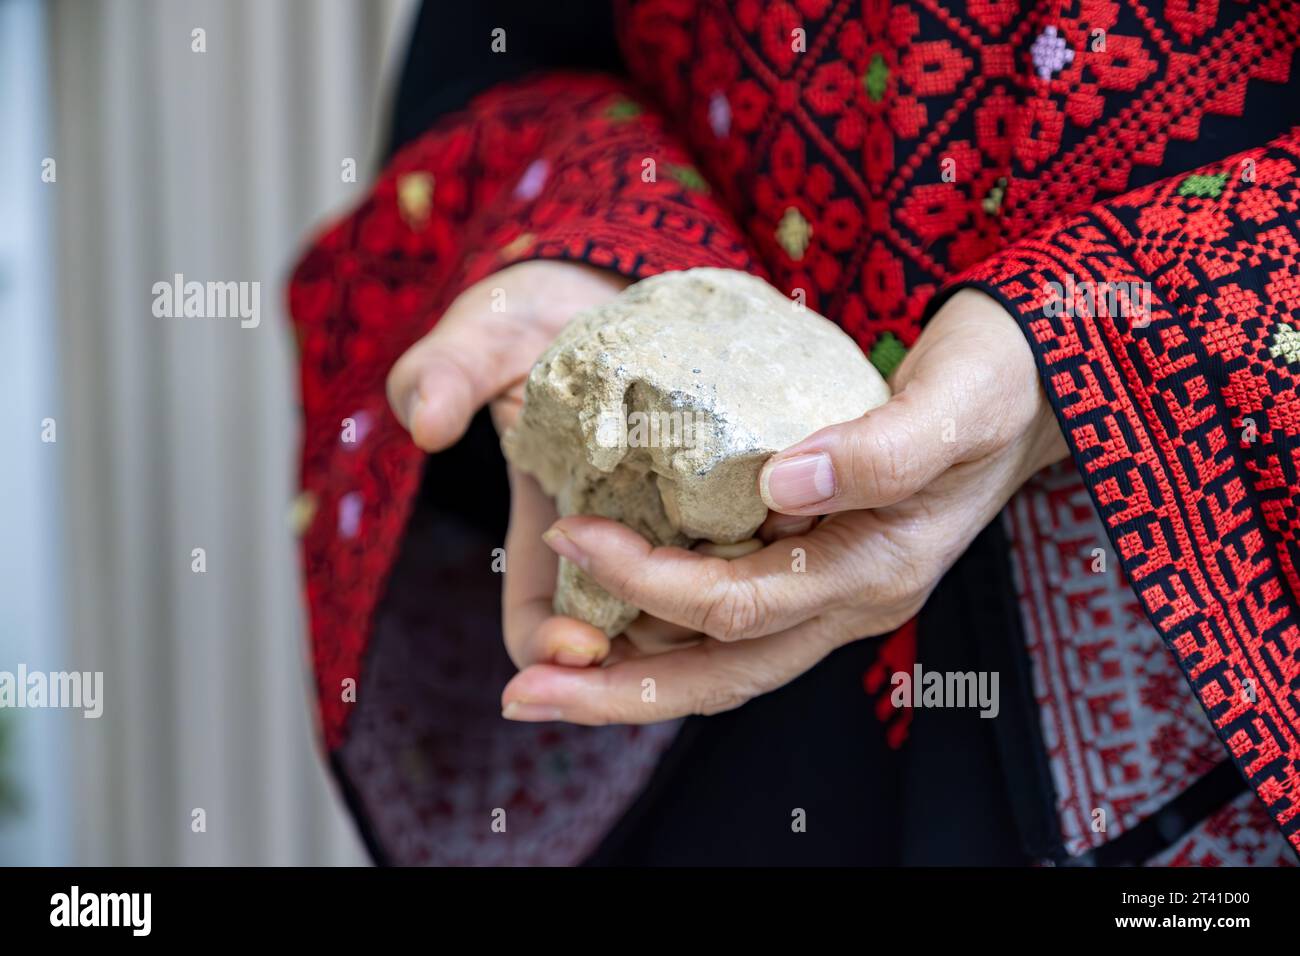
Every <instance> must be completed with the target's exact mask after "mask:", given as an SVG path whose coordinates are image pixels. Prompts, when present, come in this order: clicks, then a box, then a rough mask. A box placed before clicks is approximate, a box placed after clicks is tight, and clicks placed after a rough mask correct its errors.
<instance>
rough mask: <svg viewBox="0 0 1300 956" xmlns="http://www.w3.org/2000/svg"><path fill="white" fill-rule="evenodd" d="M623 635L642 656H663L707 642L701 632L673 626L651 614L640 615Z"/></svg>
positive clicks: (676, 625) (678, 625) (677, 625)
mask: <svg viewBox="0 0 1300 956" xmlns="http://www.w3.org/2000/svg"><path fill="white" fill-rule="evenodd" d="M623 635H624V636H625V637H626V638H627V640H628V642H629V643H630V644H631V645H632V646H633V647H635V648H636V649H637V651H639V652H640V653H641V654H663V653H665V652H666V651H674V650H680V649H681V648H683V647H689V646H690V645H692V644H698V643H699V642H700V641H702V640H705V637H704V635H703V634H701V633H700V632H699V631H693V630H691V629H690V628H689V627H682V626H681V625H680V624H673V623H671V622H669V621H664V620H661V619H660V618H657V617H653V616H652V615H649V614H640V615H638V616H637V619H636V620H635V621H633V622H632V623H631V624H629V625H628V626H627V628H626V629H625V630H624V632H623Z"/></svg>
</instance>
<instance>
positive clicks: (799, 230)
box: [776, 206, 813, 262]
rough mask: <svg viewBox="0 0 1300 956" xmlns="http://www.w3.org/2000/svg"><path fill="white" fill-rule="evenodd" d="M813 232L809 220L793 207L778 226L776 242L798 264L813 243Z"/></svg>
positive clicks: (787, 211)
mask: <svg viewBox="0 0 1300 956" xmlns="http://www.w3.org/2000/svg"><path fill="white" fill-rule="evenodd" d="M812 232H813V229H812V226H811V225H810V224H809V222H808V220H807V219H805V218H804V217H803V215H802V214H801V213H800V212H799V210H798V209H795V208H794V206H791V207H790V208H789V209H787V210H786V211H785V215H783V216H782V217H781V221H780V222H779V223H777V225H776V241H777V242H779V243H780V244H781V248H782V249H784V250H785V251H786V254H787V255H788V256H789V257H790V258H791V259H793V260H794V261H795V262H798V261H799V260H800V259H802V258H803V254H804V253H805V252H807V251H808V244H809V243H810V242H812Z"/></svg>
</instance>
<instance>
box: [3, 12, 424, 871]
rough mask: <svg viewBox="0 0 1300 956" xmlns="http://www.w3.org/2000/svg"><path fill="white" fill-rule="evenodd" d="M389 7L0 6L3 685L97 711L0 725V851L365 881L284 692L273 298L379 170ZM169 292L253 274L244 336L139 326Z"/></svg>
mask: <svg viewBox="0 0 1300 956" xmlns="http://www.w3.org/2000/svg"><path fill="white" fill-rule="evenodd" d="M413 7H414V0H371V2H367V0H102V2H101V0H52V2H47V3H41V2H40V0H0V130H2V131H3V136H4V139H5V141H6V145H5V148H4V150H2V151H0V438H2V439H3V445H2V446H0V447H2V448H3V452H0V496H2V497H0V501H3V507H0V670H9V671H13V670H15V669H16V667H17V665H18V664H19V663H20V662H21V663H25V664H26V666H27V667H28V668H29V669H31V670H45V671H50V670H79V671H97V670H99V671H103V672H104V682H105V687H104V698H105V708H104V716H103V717H102V718H101V719H99V720H86V719H83V718H82V716H81V714H80V712H77V711H57V710H21V711H20V710H12V709H6V710H0V737H2V738H5V739H8V744H7V745H0V781H4V783H3V784H0V786H4V785H7V786H9V787H10V788H12V789H13V790H14V791H16V792H17V794H18V797H19V800H20V806H19V808H18V809H17V810H10V811H5V810H4V809H0V862H4V863H33V864H61V863H77V864H92V865H98V864H128V865H131V864H231V863H247V864H350V863H362V862H364V861H365V857H364V854H363V852H362V850H361V849H360V846H359V844H358V841H357V839H356V837H355V834H354V833H353V828H352V826H351V823H350V822H349V821H348V819H347V817H346V815H345V813H344V812H343V810H342V807H341V805H340V801H339V798H338V796H337V793H336V792H335V789H334V787H333V785H332V783H331V782H330V781H329V779H328V775H327V773H326V772H325V770H324V768H323V766H322V765H321V762H320V759H319V757H318V754H317V750H316V742H315V732H314V729H313V726H312V710H311V706H310V704H309V701H308V691H307V686H308V684H307V655H306V645H305V640H304V632H303V612H302V602H301V599H300V594H299V579H298V567H297V554H296V546H295V542H294V540H293V537H292V533H291V530H290V528H289V524H288V520H287V513H288V508H289V504H290V502H291V500H292V498H293V496H294V494H295V491H296V487H295V486H296V477H295V476H296V463H295V455H296V442H297V426H296V420H295V409H294V403H295V398H296V388H297V384H296V373H295V370H294V366H293V360H292V347H291V338H290V335H289V333H288V327H287V324H286V321H285V318H284V314H283V301H284V283H285V279H286V277H287V274H288V269H289V267H290V265H291V264H292V262H293V260H294V257H295V256H296V254H297V252H298V251H299V250H300V248H301V246H302V243H303V242H304V241H305V239H306V237H307V236H308V235H309V234H310V231H311V229H312V227H313V226H314V225H319V224H320V223H321V222H322V221H323V220H324V219H325V218H326V217H328V216H329V215H331V214H335V213H337V212H339V211H341V210H343V209H345V208H346V207H347V206H348V205H349V204H351V203H352V202H354V201H356V200H357V199H359V198H360V196H361V195H362V192H363V190H365V188H366V183H367V180H368V178H369V176H370V175H371V174H372V173H373V171H374V168H375V163H374V160H375V158H376V156H377V154H378V147H379V142H380V137H381V136H382V134H383V132H384V128H385V120H386V114H387V106H388V98H389V96H390V94H391V89H392V83H393V81H394V77H395V74H396V70H397V68H398V66H399V65H400V63H399V61H400V57H401V54H402V52H403V47H404V42H405V36H406V29H407V27H408V23H409V18H410V16H411V15H412V14H413V12H414V10H413ZM195 29H202V30H204V31H205V39H206V52H202V53H199V52H194V51H193V50H192V42H193V39H192V38H193V32H192V31H194V30H195ZM47 157H48V158H53V159H54V160H55V161H56V164H57V165H56V167H55V168H56V175H57V179H56V181H55V182H53V183H44V182H42V180H41V170H42V161H43V160H44V159H46V158H47ZM347 158H353V159H355V160H356V161H357V165H358V167H359V172H358V177H357V179H358V181H357V182H356V183H346V182H343V181H342V177H341V175H340V170H341V163H342V162H343V160H344V159H347ZM178 272H179V273H183V274H184V275H185V276H186V277H187V279H197V280H199V281H208V280H212V281H241V282H242V281H250V282H260V283H261V307H262V320H261V324H260V326H259V327H257V328H248V329H246V328H241V327H240V323H239V321H238V319H221V318H210V319H195V318H189V319H166V318H162V319H160V318H155V317H154V316H153V314H152V311H151V305H152V300H153V293H152V286H153V283H155V282H158V281H170V280H171V277H172V276H173V274H174V273H178ZM45 418H54V419H55V420H56V422H57V441H56V442H55V443H53V444H49V443H43V442H42V441H41V422H42V420H43V419H45ZM195 548H204V549H205V551H206V556H207V571H206V573H203V574H196V573H193V572H192V570H191V553H192V551H193V549H195ZM195 808H203V809H204V810H205V812H206V816H207V832H206V833H193V832H192V831H191V814H192V811H193V810H194V809H195Z"/></svg>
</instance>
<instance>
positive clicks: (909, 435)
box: [759, 374, 966, 516]
mask: <svg viewBox="0 0 1300 956" xmlns="http://www.w3.org/2000/svg"><path fill="white" fill-rule="evenodd" d="M956 406H957V403H956V402H955V400H954V394H953V388H952V386H951V384H950V383H947V382H941V381H936V380H935V378H934V377H932V376H931V377H926V376H923V375H920V374H918V376H917V377H915V378H913V379H912V380H911V381H910V382H909V383H908V384H907V386H906V387H905V388H903V389H902V390H901V391H900V392H898V393H897V394H895V395H894V396H893V397H892V398H891V399H890V400H889V401H888V402H886V403H885V404H884V405H882V406H880V407H879V408H876V409H873V410H872V411H870V412H867V414H865V415H863V416H862V417H861V418H858V419H855V420H854V421H851V422H843V423H841V424H839V425H831V426H830V427H828V428H823V429H822V430H821V431H819V432H817V433H815V434H813V435H811V436H810V437H808V438H806V439H804V440H803V441H801V442H799V443H798V444H796V445H794V446H792V447H790V448H787V449H786V450H784V451H782V452H780V453H779V454H777V455H774V456H772V458H770V459H769V460H768V462H767V464H765V465H764V466H763V471H762V472H761V474H760V475H759V492H760V493H761V494H762V496H763V501H764V502H765V503H766V504H767V506H768V508H770V509H771V510H772V511H778V512H781V513H783V514H787V515H805V516H806V515H822V514H833V513H835V512H839V511H853V510H858V509H863V508H881V507H885V506H887V505H891V504H895V503H897V502H899V501H902V500H903V499H904V498H908V497H910V496H911V495H913V494H915V493H916V492H918V491H920V490H921V489H922V488H924V487H926V485H928V484H929V483H930V482H931V481H933V480H934V479H935V478H937V477H938V476H939V475H941V474H943V473H944V472H945V471H947V470H948V468H950V467H951V466H952V465H953V464H954V463H955V462H956V461H958V460H959V457H960V456H961V455H962V454H963V453H964V452H965V450H966V447H965V445H964V444H963V442H962V441H960V440H959V437H960V436H961V434H962V429H961V427H960V426H959V422H958V419H959V418H960V409H959V408H957V407H956Z"/></svg>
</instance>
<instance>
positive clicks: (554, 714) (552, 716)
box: [501, 700, 564, 723]
mask: <svg viewBox="0 0 1300 956" xmlns="http://www.w3.org/2000/svg"><path fill="white" fill-rule="evenodd" d="M501 716H502V717H504V718H505V719H506V720H521V721H527V722H529V723H541V722H543V721H547V720H563V719H564V714H563V713H561V712H560V708H558V707H547V706H545V705H544V704H526V703H524V702H523V701H521V700H512V701H511V702H510V703H508V704H506V706H505V710H503V711H501Z"/></svg>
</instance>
